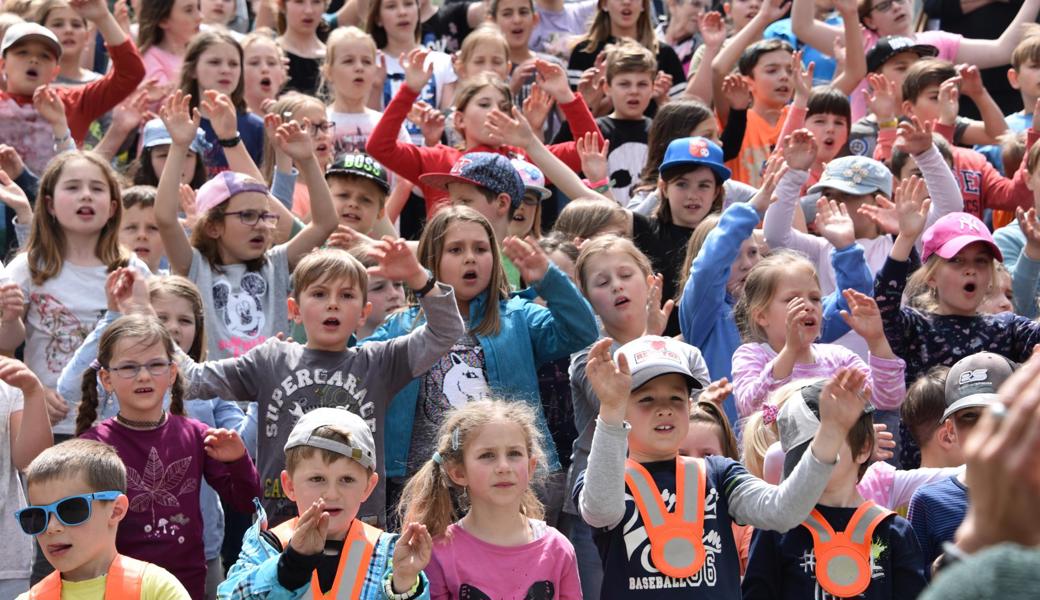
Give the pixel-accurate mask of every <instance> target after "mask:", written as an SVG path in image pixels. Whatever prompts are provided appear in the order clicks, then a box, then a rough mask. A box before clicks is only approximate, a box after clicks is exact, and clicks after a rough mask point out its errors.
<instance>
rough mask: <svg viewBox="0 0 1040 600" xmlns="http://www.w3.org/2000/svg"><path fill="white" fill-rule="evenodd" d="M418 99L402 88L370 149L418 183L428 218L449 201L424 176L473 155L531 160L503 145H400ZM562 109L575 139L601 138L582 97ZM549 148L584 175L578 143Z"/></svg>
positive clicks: (377, 128)
mask: <svg viewBox="0 0 1040 600" xmlns="http://www.w3.org/2000/svg"><path fill="white" fill-rule="evenodd" d="M418 98H419V95H418V94H416V93H415V92H413V91H412V90H411V88H409V87H408V86H407V85H402V86H401V89H400V90H398V92H397V94H396V95H395V96H394V97H393V99H392V100H391V101H390V104H388V105H387V107H386V110H385V111H384V112H383V116H382V118H381V119H379V123H377V124H376V126H375V129H373V130H372V133H371V135H369V136H368V144H367V146H366V149H367V150H368V153H369V154H370V155H372V158H374V159H376V160H378V161H379V162H381V163H383V165H384V166H386V168H388V169H390V170H391V171H393V172H394V173H397V174H398V175H400V176H401V177H404V178H405V179H407V180H408V181H410V182H412V183H414V184H415V185H417V186H418V187H419V189H421V190H422V193H423V197H424V198H425V199H426V215H427V216H430V215H432V214H433V213H434V212H435V211H436V210H437V209H438V208H440V206H441V205H443V204H444V203H445V202H446V201H447V199H448V194H447V192H445V191H443V190H439V189H436V188H432V187H430V186H428V185H424V184H422V183H421V182H420V181H419V176H420V175H425V174H427V173H447V172H449V171H451V167H452V165H454V164H455V161H457V160H458V159H459V157H460V156H462V155H463V154H466V153H469V152H496V153H498V154H503V155H510V154H513V155H517V156H520V157H522V158H524V159H525V160H529V158H528V156H527V152H525V151H524V150H522V149H521V148H515V147H513V146H499V147H497V148H492V147H490V146H474V147H472V148H469V149H468V150H466V151H462V150H459V149H458V148H452V147H451V146H445V145H444V144H437V145H436V146H416V145H415V144H409V143H405V142H399V141H398V140H397V136H398V133H399V132H400V131H401V124H402V123H404V120H405V119H406V118H407V117H408V112H409V111H410V110H411V109H412V105H413V104H415V102H416V100H418ZM560 110H562V111H563V115H564V117H565V118H566V120H567V122H569V123H570V126H571V131H572V132H574V139H576V140H577V139H581V138H582V137H584V135H585V134H586V133H595V134H596V135H600V136H601V134H600V131H599V127H598V126H597V125H596V119H595V118H594V117H593V116H592V112H591V111H589V107H588V105H587V104H585V100H584V99H583V98H582V97H581V94H575V98H574V100H573V101H571V102H568V103H567V104H561V105H560ZM600 139H602V136H601V138H600ZM548 148H549V151H550V152H552V153H553V155H555V156H556V157H557V158H559V159H560V160H562V161H563V162H564V163H566V165H567V166H568V167H570V168H571V169H573V170H574V172H576V173H578V172H581V158H580V157H579V156H578V151H577V149H576V148H575V143H574V142H564V143H562V144H552V145H550V146H548Z"/></svg>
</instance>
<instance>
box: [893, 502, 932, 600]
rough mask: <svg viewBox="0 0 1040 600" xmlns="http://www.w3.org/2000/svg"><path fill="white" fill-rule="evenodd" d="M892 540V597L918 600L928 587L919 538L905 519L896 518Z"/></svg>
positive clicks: (926, 567) (925, 565)
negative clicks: (916, 599)
mask: <svg viewBox="0 0 1040 600" xmlns="http://www.w3.org/2000/svg"><path fill="white" fill-rule="evenodd" d="M894 519H895V521H894V522H893V523H892V536H891V537H890V540H891V542H892V544H891V552H892V560H891V564H892V574H891V577H892V597H893V598H917V597H918V596H919V595H920V594H921V592H922V591H923V590H924V588H925V586H927V585H928V577H927V575H926V573H927V571H928V570H929V569H930V567H931V565H928V564H925V561H924V555H923V554H922V552H921V546H920V545H919V544H918V541H917V536H915V535H914V531H913V529H911V527H910V526H909V524H908V523H907V522H906V520H905V519H903V518H901V517H898V516H897V517H894Z"/></svg>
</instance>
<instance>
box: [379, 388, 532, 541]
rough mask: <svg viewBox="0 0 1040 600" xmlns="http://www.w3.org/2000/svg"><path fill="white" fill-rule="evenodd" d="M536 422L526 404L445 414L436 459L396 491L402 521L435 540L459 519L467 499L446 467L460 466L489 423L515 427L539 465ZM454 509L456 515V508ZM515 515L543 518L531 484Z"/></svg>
mask: <svg viewBox="0 0 1040 600" xmlns="http://www.w3.org/2000/svg"><path fill="white" fill-rule="evenodd" d="M537 420H538V419H537V416H536V414H535V411H534V409H533V408H531V406H529V405H527V404H526V403H524V402H507V401H504V400H480V401H477V402H470V403H468V404H466V405H465V406H463V407H461V408H457V409H455V410H452V411H451V412H449V413H448V415H447V417H446V418H445V420H444V423H442V424H441V427H440V430H439V431H438V434H437V443H436V446H435V450H436V452H437V455H438V457H437V458H430V459H429V460H427V461H426V462H425V463H424V464H423V466H422V467H421V468H420V469H419V472H418V473H416V474H415V475H414V476H412V478H411V479H409V480H408V484H407V485H405V487H404V491H403V492H401V500H400V503H399V504H398V507H397V512H398V514H399V515H400V517H401V523H422V524H423V525H426V529H427V530H428V531H429V532H430V535H432V536H434V537H437V536H440V535H443V534H444V532H445V531H446V530H447V529H448V526H449V525H451V524H452V523H454V522H455V521H457V520H459V518H460V517H461V515H460V512H465V511H467V510H468V509H469V507H468V506H467V501H466V500H467V498H466V495H465V494H463V493H460V492H461V490H459V487H458V486H457V485H456V484H455V482H453V481H452V480H451V477H449V475H448V469H449V468H450V467H456V468H458V467H464V465H465V461H464V455H465V452H466V447H467V446H468V445H469V443H470V442H471V441H472V440H473V439H474V438H476V437H477V436H478V435H479V433H480V429H481V428H482V427H484V426H485V425H487V424H489V423H496V422H504V423H509V424H513V425H519V426H520V428H521V429H522V430H523V432H524V438H525V440H526V442H527V455H528V457H529V458H534V459H535V461H536V464H537V465H539V466H540V465H543V464H544V458H545V457H544V454H543V452H542V445H541V444H542V440H541V434H540V432H539V430H538V425H537ZM437 459H439V461H438V460H437ZM457 505H459V507H460V508H461V511H459V510H456V506H457ZM520 512H521V513H522V514H524V515H526V516H527V517H529V518H532V519H541V518H542V517H543V515H544V508H543V507H542V503H541V501H539V500H538V497H537V496H536V495H535V493H534V489H533V487H532V486H530V485H529V486H528V488H527V489H526V490H525V491H524V495H523V497H522V498H521V499H520Z"/></svg>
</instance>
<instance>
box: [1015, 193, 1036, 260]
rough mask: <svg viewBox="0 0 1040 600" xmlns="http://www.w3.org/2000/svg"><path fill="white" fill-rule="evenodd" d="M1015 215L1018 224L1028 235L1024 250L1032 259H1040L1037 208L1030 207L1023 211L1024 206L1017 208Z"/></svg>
mask: <svg viewBox="0 0 1040 600" xmlns="http://www.w3.org/2000/svg"><path fill="white" fill-rule="evenodd" d="M1015 217H1016V218H1017V219H1018V226H1019V227H1020V228H1021V229H1022V233H1023V234H1025V236H1026V247H1025V250H1024V252H1025V253H1026V256H1028V257H1029V258H1030V259H1032V260H1040V222H1037V220H1036V208H1032V207H1030V209H1029V210H1027V211H1025V212H1023V211H1022V207H1021V206H1020V207H1018V208H1016V209H1015Z"/></svg>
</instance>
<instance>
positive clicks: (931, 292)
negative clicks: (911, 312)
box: [903, 254, 998, 313]
mask: <svg viewBox="0 0 1040 600" xmlns="http://www.w3.org/2000/svg"><path fill="white" fill-rule="evenodd" d="M946 262H947V260H946V259H945V258H943V257H941V256H939V255H938V254H932V255H931V256H929V257H928V260H926V261H924V264H922V265H921V266H920V267H919V268H918V269H917V270H916V271H914V272H913V273H912V274H911V275H910V278H909V279H907V282H906V288H905V289H904V290H903V301H904V302H905V303H906V305H907V306H909V307H910V308H915V309H917V310H919V311H921V312H929V313H931V312H936V311H937V310H939V290H938V289H937V288H935V287H932V286H931V285H929V284H928V280H930V279H932V278H933V277H935V274H936V272H937V271H938V270H939V267H940V266H942V265H943V264H944V263H946ZM997 262H998V261H997V260H996V259H993V263H994V265H995V264H996V263H997ZM995 271H996V267H995V266H993V265H991V267H990V288H992V287H993V284H994V283H995V282H994V279H995V278H994V277H993V276H994V274H995ZM989 292H990V290H986V293H987V294H988V293H989Z"/></svg>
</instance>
